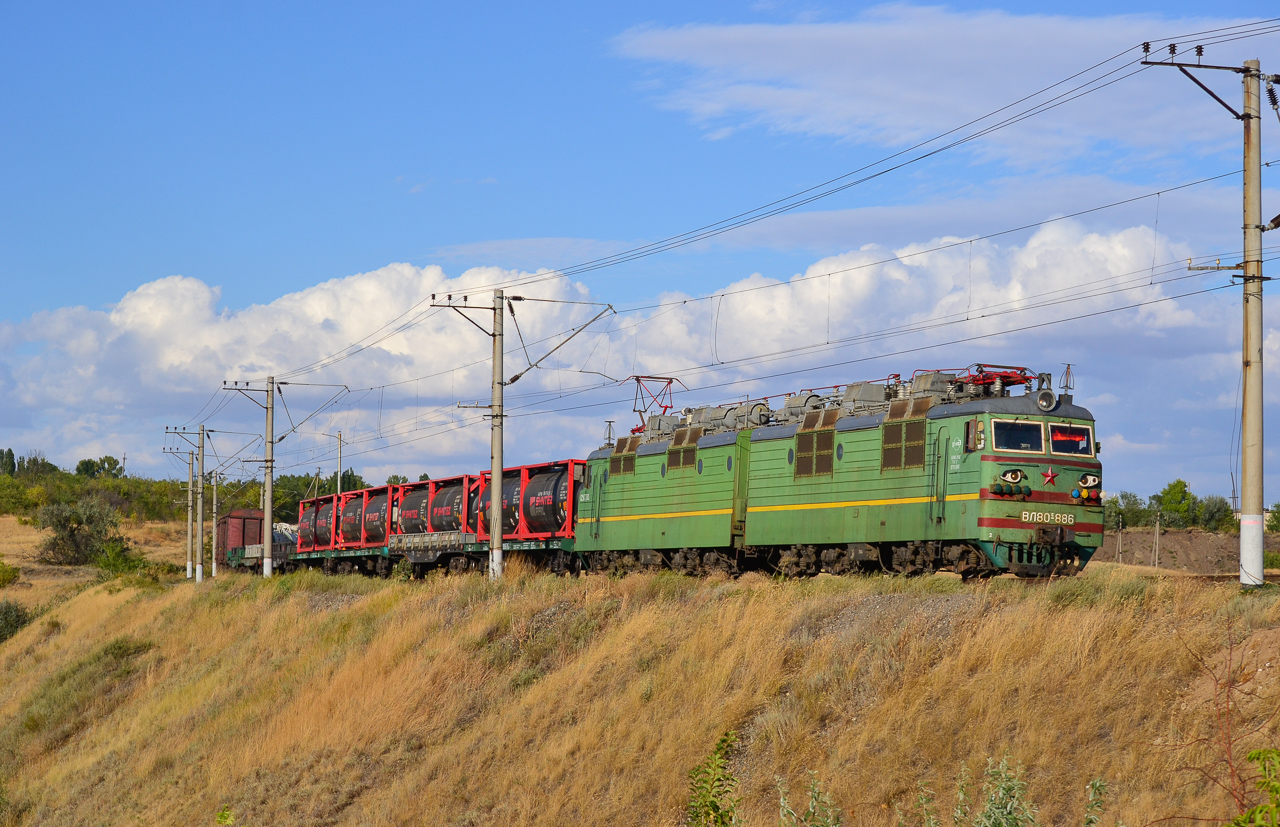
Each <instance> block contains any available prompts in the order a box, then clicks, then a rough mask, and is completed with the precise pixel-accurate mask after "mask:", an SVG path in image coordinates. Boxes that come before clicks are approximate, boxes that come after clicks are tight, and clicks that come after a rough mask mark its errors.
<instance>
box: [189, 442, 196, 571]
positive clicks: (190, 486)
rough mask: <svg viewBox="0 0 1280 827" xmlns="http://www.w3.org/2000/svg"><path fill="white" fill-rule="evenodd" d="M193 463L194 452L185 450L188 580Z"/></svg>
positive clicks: (192, 504)
mask: <svg viewBox="0 0 1280 827" xmlns="http://www.w3.org/2000/svg"><path fill="white" fill-rule="evenodd" d="M195 464H196V456H195V454H194V453H192V452H191V451H187V579H188V580H190V579H191V577H192V571H191V517H192V514H191V509H192V508H193V506H194V502H193V500H194V498H195V491H194V490H193V489H192V486H193V485H194V484H195V480H193V479H192V477H194V476H195Z"/></svg>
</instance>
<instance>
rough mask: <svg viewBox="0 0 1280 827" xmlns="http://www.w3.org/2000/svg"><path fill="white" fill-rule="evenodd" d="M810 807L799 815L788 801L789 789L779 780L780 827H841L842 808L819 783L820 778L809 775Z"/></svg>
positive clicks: (812, 774)
mask: <svg viewBox="0 0 1280 827" xmlns="http://www.w3.org/2000/svg"><path fill="white" fill-rule="evenodd" d="M808 791H809V806H808V807H806V808H805V810H804V812H802V813H797V812H796V811H795V810H794V809H792V807H791V803H790V802H789V801H787V788H786V785H785V784H783V782H782V779H781V778H779V779H778V825H779V827H840V824H841V821H840V816H841V813H840V808H839V807H837V806H836V805H835V802H834V801H832V800H831V796H830V795H828V794H827V792H826V790H824V789H822V785H821V784H819V783H818V776H817V775H816V774H814V773H812V772H811V773H809V790H808Z"/></svg>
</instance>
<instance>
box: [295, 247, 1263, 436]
mask: <svg viewBox="0 0 1280 827" xmlns="http://www.w3.org/2000/svg"><path fill="white" fill-rule="evenodd" d="M1267 249H1272V248H1267ZM1209 258H1212V256H1207V257H1202V260H1204V259H1209ZM1174 265H1176V266H1178V267H1181V266H1182V265H1183V262H1182V261H1181V260H1180V261H1176V262H1168V263H1165V264H1161V265H1160V268H1161V272H1162V273H1165V272H1167V268H1169V267H1172V266H1174ZM1146 274H1147V269H1146V268H1139V269H1137V270H1134V271H1132V272H1131V273H1127V274H1114V275H1109V276H1107V277H1104V278H1101V279H1096V280H1093V281H1092V282H1083V283H1077V284H1076V285H1072V286H1068V287H1064V288H1057V289H1054V290H1049V291H1044V292H1042V293H1039V294H1032V295H1030V296H1023V297H1022V298H1020V299H1018V300H1013V301H1006V302H997V303H994V304H991V305H987V306H985V307H982V308H979V309H978V312H979V313H981V314H982V315H978V316H974V317H972V318H971V319H968V320H966V319H963V318H958V317H959V315H960V314H959V313H956V314H948V315H943V316H940V317H934V319H931V320H924V322H929V324H924V323H923V322H920V323H912V324H908V325H900V326H897V327H893V328H885V329H879V330H875V331H868V332H866V333H864V334H858V335H856V336H853V337H847V338H846V339H844V340H837V341H836V342H832V343H816V344H813V345H802V346H797V347H794V348H788V349H784V350H782V351H774V352H770V353H764V354H755V355H753V356H750V357H743V358H742V359H738V360H732V361H731V362H729V363H715V364H708V365H698V366H692V367H688V368H683V369H678V370H674V371H668V373H670V374H671V375H679V376H687V375H690V374H696V373H706V372H710V371H712V370H713V369H721V368H730V367H735V366H739V365H742V364H764V363H769V362H776V361H779V360H780V359H785V358H793V357H795V356H798V355H804V354H807V355H812V354H814V353H817V352H820V351H823V350H837V349H843V348H846V347H850V346H853V345H857V344H867V343H871V342H875V341H883V340H887V339H889V338H893V337H896V336H901V335H906V334H910V333H920V332H925V331H928V330H933V329H937V328H941V327H945V326H948V325H951V324H957V323H963V322H965V321H977V320H979V319H991V318H994V317H996V316H1000V315H1007V314H1008V313H1014V312H1026V311H1030V310H1036V309H1040V308H1043V307H1049V306H1054V305H1058V304H1064V303H1069V302H1077V301H1084V300H1087V299H1096V298H1099V297H1101V296H1105V295H1110V294H1114V293H1117V292H1124V291H1128V290H1133V289H1139V288H1142V287H1148V286H1156V287H1158V286H1160V285H1163V284H1168V283H1172V282H1177V281H1182V280H1185V279H1188V278H1203V277H1207V276H1208V275H1209V274H1208V273H1204V272H1197V273H1192V274H1188V275H1181V276H1177V277H1174V278H1169V279H1161V280H1159V281H1157V282H1155V284H1154V285H1147V284H1140V282H1142V281H1145V280H1146ZM1125 276H1130V277H1131V278H1130V279H1129V280H1130V282H1132V284H1127V283H1125V282H1123V281H1121V282H1119V286H1116V282H1117V279H1122V278H1123V277H1125ZM1096 284H1108V285H1110V286H1109V288H1108V289H1105V290H1093V291H1086V292H1079V289H1080V288H1087V287H1090V286H1093V285H1096ZM1068 290H1076V291H1077V293H1076V295H1073V296H1070V297H1067V298H1059V299H1053V300H1051V301H1044V302H1039V303H1028V302H1032V301H1033V300H1035V299H1037V298H1043V297H1047V296H1053V295H1056V294H1059V293H1062V292H1065V291H1068ZM1015 303H1021V304H1022V306H1020V307H1016V308H1010V309H1005V310H999V311H998V312H995V313H988V312H984V311H988V310H991V309H993V308H1002V307H1006V306H1007V305H1010V304H1015ZM952 317H956V318H952ZM744 381H751V378H750V377H749V378H747V379H745V380H744ZM616 384H617V383H616V382H604V383H595V384H592V385H587V386H582V387H579V388H571V389H569V390H568V392H565V391H555V390H548V391H543V392H540V393H534V394H525V395H524V396H525V397H536V396H543V397H557V398H564V397H567V396H574V395H578V394H581V393H585V392H590V391H593V390H599V389H603V388H607V387H611V386H616ZM529 404H530V405H536V404H539V402H538V400H536V399H533V400H531V401H530V403H529ZM444 407H445V406H441V407H440V409H443V408H444ZM517 407H528V405H525V406H517ZM440 409H437V410H440ZM417 421H418V418H417V417H411V418H409V419H406V420H400V421H399V422H397V423H395V424H393V426H392V430H391V434H390V436H393V437H394V436H399V435H402V432H400V431H399V430H398V429H399V427H400V426H401V425H403V424H406V423H409V424H413V423H416V422H417ZM427 427H428V428H433V427H435V425H434V424H429V425H428V426H427ZM419 429H420V428H416V427H415V428H413V429H411V430H410V431H407V432H404V433H411V432H413V431H414V430H419ZM376 439H377V437H376V436H370V437H365V438H359V437H356V438H352V439H351V440H349V441H348V444H361V443H364V442H368V441H375V440H376ZM397 444H398V443H397ZM387 447H389V446H387ZM304 450H305V449H304ZM330 453H331V452H330ZM310 456H311V457H312V458H313V459H317V458H318V459H323V458H327V457H328V456H329V454H325V455H321V456H317V455H316V454H314V453H312V454H310Z"/></svg>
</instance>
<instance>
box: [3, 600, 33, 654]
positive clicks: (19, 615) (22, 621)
mask: <svg viewBox="0 0 1280 827" xmlns="http://www.w3.org/2000/svg"><path fill="white" fill-rule="evenodd" d="M32 617H33V615H32V613H31V610H30V609H28V608H27V607H26V606H23V605H22V604H21V603H15V602H13V601H12V600H0V643H4V642H5V641H6V640H8V639H9V638H11V637H13V636H14V635H16V634H17V633H18V632H19V631H21V630H22V627H23V626H26V625H27V624H28V623H30V622H31V619H32Z"/></svg>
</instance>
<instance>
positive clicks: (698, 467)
mask: <svg viewBox="0 0 1280 827" xmlns="http://www.w3.org/2000/svg"><path fill="white" fill-rule="evenodd" d="M1051 380H1052V377H1051V376H1050V375H1049V374H1043V373H1042V374H1035V373H1032V372H1031V371H1029V370H1027V369H1026V368H1017V367H1012V368H1011V367H1002V366H992V365H974V366H971V367H970V368H968V369H965V370H963V371H950V372H948V371H927V372H918V373H917V374H915V375H914V376H912V377H911V378H910V379H908V380H903V379H902V378H901V377H899V376H891V377H889V378H888V379H886V380H883V381H879V382H859V383H855V384H851V385H848V386H844V387H843V388H842V389H834V390H839V391H840V392H839V393H835V392H833V393H830V394H826V395H822V394H818V393H800V394H796V395H793V396H790V397H787V398H786V401H785V404H784V405H783V406H782V407H781V408H780V409H779V410H776V411H775V410H772V409H770V408H769V406H768V405H767V404H766V403H764V402H751V403H745V404H742V405H737V406H733V407H722V408H700V409H697V410H686V411H685V412H684V414H683V415H681V416H668V415H657V416H651V417H649V419H648V421H647V422H646V425H645V427H644V429H643V431H642V432H641V433H638V434H635V435H633V436H628V437H624V438H621V439H619V440H618V441H617V444H615V445H611V446H606V447H604V448H601V449H600V450H597V451H595V452H593V453H592V454H591V455H590V456H589V457H588V458H587V473H586V476H585V479H584V481H583V484H582V485H580V486H579V487H578V497H577V500H578V502H577V512H578V514H577V517H578V519H577V530H576V538H575V544H574V545H575V550H576V551H577V552H578V553H579V554H580V555H581V557H582V559H583V560H584V562H585V563H586V565H587V568H589V569H593V570H627V569H632V568H651V567H669V568H672V569H676V570H679V571H686V572H689V573H701V572H707V571H714V570H722V571H726V572H729V573H737V572H741V571H747V570H753V569H758V570H765V571H778V572H782V573H784V574H787V575H806V574H816V573H818V572H820V571H826V572H831V573H833V574H841V573H846V572H852V571H858V570H864V571H866V570H872V571H892V572H899V573H903V574H921V573H927V572H930V571H939V570H950V571H955V572H958V573H960V574H961V575H962V576H964V577H973V576H990V575H993V574H998V573H1001V572H1013V573H1015V574H1018V575H1022V576H1027V577H1035V576H1047V575H1051V574H1074V573H1075V572H1077V571H1079V570H1080V568H1081V567H1083V566H1084V565H1085V564H1086V563H1087V562H1088V561H1089V558H1090V557H1091V556H1092V555H1093V553H1094V551H1095V550H1096V549H1097V548H1098V547H1099V546H1100V545H1101V544H1102V532H1103V526H1102V493H1101V490H1102V489H1101V485H1102V465H1101V463H1100V462H1099V460H1098V453H1099V451H1100V449H1101V446H1100V445H1098V443H1097V441H1096V440H1095V438H1094V427H1093V416H1092V415H1091V414H1090V413H1089V411H1087V410H1085V409H1084V408H1082V407H1080V406H1078V405H1075V404H1074V403H1073V401H1072V398H1071V396H1070V395H1068V394H1063V395H1061V396H1058V395H1056V394H1055V393H1054V392H1053V390H1052V387H1051V384H1052V382H1051ZM1033 385H1034V387H1033ZM1018 388H1021V390H1022V393H1019V394H1016V395H1015V394H1013V393H1011V391H1013V390H1014V389H1018Z"/></svg>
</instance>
